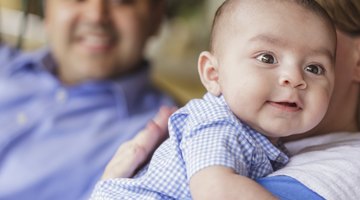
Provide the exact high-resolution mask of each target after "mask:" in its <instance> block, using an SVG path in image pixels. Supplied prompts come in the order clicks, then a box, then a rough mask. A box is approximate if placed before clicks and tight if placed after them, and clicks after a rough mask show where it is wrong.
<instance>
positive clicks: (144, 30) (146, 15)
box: [45, 0, 162, 84]
mask: <svg viewBox="0 0 360 200" xmlns="http://www.w3.org/2000/svg"><path fill="white" fill-rule="evenodd" d="M159 2H160V1H159ZM45 9H46V10H45V14H46V17H45V19H46V20H45V22H46V30H47V33H48V37H49V43H50V48H51V49H52V52H53V56H54V57H55V59H56V61H57V63H58V65H59V68H58V73H59V78H60V79H61V81H62V82H64V83H66V84H76V83H80V82H84V81H89V80H102V79H111V78H114V77H118V76H121V75H123V74H125V73H127V72H129V71H131V70H132V69H134V68H135V67H136V66H137V65H138V64H139V63H140V62H141V60H142V59H143V51H144V46H145V43H146V40H147V39H148V37H149V36H151V35H152V34H154V33H155V32H156V30H157V28H158V26H159V24H160V22H161V17H162V9H161V3H152V2H151V0H47V1H46V8H45Z"/></svg>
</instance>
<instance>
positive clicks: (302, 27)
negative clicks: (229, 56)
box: [211, 0, 336, 50]
mask: <svg viewBox="0 0 360 200" xmlns="http://www.w3.org/2000/svg"><path fill="white" fill-rule="evenodd" d="M299 2H300V1H297V0H227V1H226V2H225V3H224V4H223V5H222V6H221V7H220V8H219V10H218V11H217V13H216V15H215V18H214V24H213V30H212V36H211V50H215V49H214V48H215V46H217V45H216V44H213V43H216V42H217V41H218V42H222V41H223V38H224V37H233V35H234V34H235V35H236V36H240V35H242V34H243V33H245V32H247V31H246V30H249V29H256V28H259V27H258V26H262V27H263V28H264V29H266V28H268V29H276V28H277V25H279V24H282V25H284V24H285V25H288V26H289V27H293V28H294V29H296V30H299V31H304V32H309V31H313V33H314V34H324V35H330V34H332V35H333V36H335V30H334V27H333V25H332V23H331V21H329V20H328V19H327V18H326V17H327V16H323V13H318V12H319V11H318V10H317V9H319V8H316V5H315V7H314V6H313V7H310V6H306V5H302V4H301V3H299ZM320 9H321V8H320ZM296 13H298V14H299V15H301V14H302V15H303V14H304V13H305V15H306V17H308V18H311V19H314V20H316V21H319V22H320V23H321V24H324V25H325V26H324V27H327V30H326V31H324V30H325V29H320V28H319V29H318V30H317V28H315V29H314V28H313V27H312V29H311V30H307V28H309V27H308V24H302V22H301V20H302V19H300V20H298V19H297V20H296V21H294V20H293V19H292V18H291V17H292V16H294V15H297V14H296ZM259 16H261V17H259ZM259 21H262V22H263V24H262V23H261V22H260V23H259ZM266 23H267V24H266ZM268 24H272V25H273V26H268ZM295 24H296V25H295ZM334 41H336V38H334Z"/></svg>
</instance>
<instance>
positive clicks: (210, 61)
mask: <svg viewBox="0 0 360 200" xmlns="http://www.w3.org/2000/svg"><path fill="white" fill-rule="evenodd" d="M198 71H199V75H200V80H201V82H202V84H203V85H204V86H205V88H206V90H207V91H208V92H210V93H211V94H213V95H214V96H219V95H220V94H221V87H220V84H219V66H218V62H217V59H216V57H215V56H214V55H213V54H211V53H210V52H208V51H204V52H202V53H201V54H200V56H199V60H198Z"/></svg>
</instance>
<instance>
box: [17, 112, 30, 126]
mask: <svg viewBox="0 0 360 200" xmlns="http://www.w3.org/2000/svg"><path fill="white" fill-rule="evenodd" d="M16 121H17V123H18V124H19V125H24V124H26V122H27V121H28V117H27V116H26V115H25V113H18V114H17V116H16Z"/></svg>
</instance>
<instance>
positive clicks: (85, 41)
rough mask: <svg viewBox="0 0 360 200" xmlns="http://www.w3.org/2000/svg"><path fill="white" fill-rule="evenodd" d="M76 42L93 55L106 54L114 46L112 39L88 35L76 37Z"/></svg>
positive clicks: (104, 36)
mask: <svg viewBox="0 0 360 200" xmlns="http://www.w3.org/2000/svg"><path fill="white" fill-rule="evenodd" d="M77 42H78V44H80V45H81V46H83V47H84V48H85V49H87V51H89V52H93V53H101V52H107V51H109V50H110V49H111V48H112V47H113V45H114V40H113V38H112V37H110V36H106V35H93V34H89V35H85V36H81V37H78V39H77Z"/></svg>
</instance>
